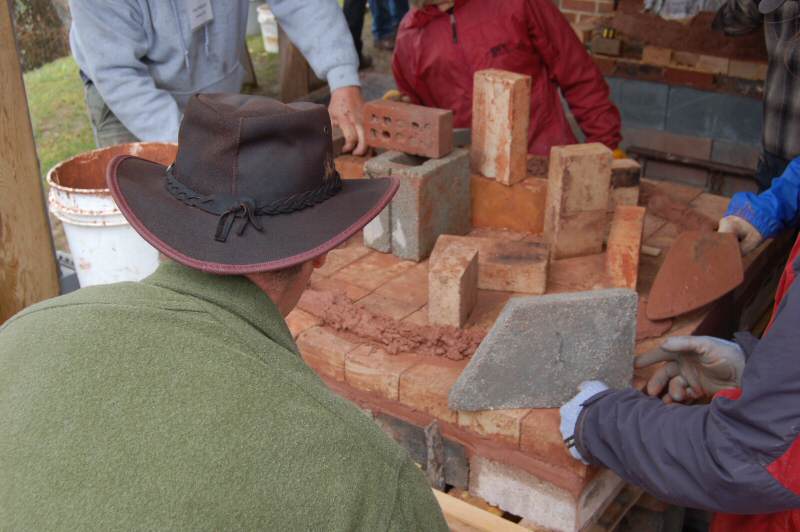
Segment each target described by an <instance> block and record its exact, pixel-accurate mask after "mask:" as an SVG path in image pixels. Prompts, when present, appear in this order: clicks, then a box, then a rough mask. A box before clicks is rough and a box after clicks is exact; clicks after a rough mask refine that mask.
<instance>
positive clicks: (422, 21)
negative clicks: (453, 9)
mask: <svg viewBox="0 0 800 532" xmlns="http://www.w3.org/2000/svg"><path fill="white" fill-rule="evenodd" d="M468 1H469V0H456V6H457V7H458V6H462V5H464V4H466V3H467V2H468ZM446 16H447V12H446V11H441V10H440V9H439V8H438V7H436V6H435V5H434V6H425V7H423V8H421V9H415V8H412V9H411V12H410V13H409V16H408V17H406V19H405V20H404V21H403V26H405V27H406V28H424V27H425V26H427V25H428V24H429V23H430V21H431V20H433V19H435V18H439V17H446Z"/></svg>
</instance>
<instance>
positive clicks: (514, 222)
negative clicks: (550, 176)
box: [471, 174, 547, 233]
mask: <svg viewBox="0 0 800 532" xmlns="http://www.w3.org/2000/svg"><path fill="white" fill-rule="evenodd" d="M471 185H472V189H471V194H472V225H473V226H474V227H488V228H495V229H510V230H512V231H519V232H522V233H541V232H542V230H543V229H544V208H545V201H546V199H547V179H542V178H538V177H529V178H527V179H525V180H523V181H520V182H519V183H516V184H514V185H511V186H510V187H509V186H506V185H503V184H500V183H498V182H497V181H495V180H493V179H488V178H486V177H483V176H480V175H476V174H473V176H472V183H471Z"/></svg>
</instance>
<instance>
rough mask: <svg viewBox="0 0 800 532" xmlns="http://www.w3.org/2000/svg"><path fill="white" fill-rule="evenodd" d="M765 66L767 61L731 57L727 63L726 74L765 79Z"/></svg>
mask: <svg viewBox="0 0 800 532" xmlns="http://www.w3.org/2000/svg"><path fill="white" fill-rule="evenodd" d="M767 66H768V65H767V63H756V62H754V61H736V60H734V59H731V61H730V63H729V65H728V75H729V76H731V77H734V78H741V79H750V80H754V81H764V80H765V79H767Z"/></svg>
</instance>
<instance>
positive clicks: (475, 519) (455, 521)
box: [433, 490, 530, 532]
mask: <svg viewBox="0 0 800 532" xmlns="http://www.w3.org/2000/svg"><path fill="white" fill-rule="evenodd" d="M433 495H434V496H435V497H436V500H437V501H438V502H439V506H440V507H441V508H442V513H443V514H444V518H445V520H446V521H447V525H448V526H449V527H450V530H452V531H454V532H455V531H457V532H530V530H528V529H527V528H524V527H521V526H519V525H518V524H516V523H514V522H512V521H509V520H507V519H503V518H502V517H498V516H496V515H493V514H490V513H489V512H487V511H486V510H481V509H480V508H478V507H476V506H473V505H471V504H469V503H467V502H464V501H462V500H460V499H456V498H455V497H453V496H452V495H448V494H446V493H443V492H441V491H438V490H433Z"/></svg>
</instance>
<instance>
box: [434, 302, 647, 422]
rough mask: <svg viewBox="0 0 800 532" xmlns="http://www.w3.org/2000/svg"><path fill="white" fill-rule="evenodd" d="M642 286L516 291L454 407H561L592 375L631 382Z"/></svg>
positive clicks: (461, 381) (453, 394) (457, 390)
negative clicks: (540, 293) (562, 291)
mask: <svg viewBox="0 0 800 532" xmlns="http://www.w3.org/2000/svg"><path fill="white" fill-rule="evenodd" d="M637 303H638V297H637V295H636V292H634V291H633V290H628V289H611V290H595V291H589V292H576V293H567V294H553V295H546V296H531V297H516V298H512V299H511V300H510V301H509V302H508V304H507V305H506V306H505V308H504V309H503V312H502V313H501V314H500V317H499V318H498V319H497V321H496V322H495V325H494V327H492V329H491V330H490V331H489V334H488V335H487V336H486V338H485V339H484V340H483V342H482V343H481V345H480V347H479V348H478V350H477V352H476V353H475V355H473V357H472V360H470V362H469V364H468V365H467V367H466V368H465V369H464V371H463V372H462V373H461V376H460V377H459V378H458V380H457V381H456V383H455V384H454V385H453V388H452V389H451V391H450V396H449V405H450V408H451V409H453V410H467V411H473V410H496V409H506V408H555V407H559V406H561V405H562V404H564V403H565V402H566V401H568V400H569V399H570V398H572V397H573V396H574V395H575V394H576V393H577V387H578V385H579V384H580V383H581V382H583V381H586V380H593V379H596V380H601V381H603V382H605V383H606V384H608V385H609V386H611V387H618V388H625V387H628V386H630V383H631V378H632V377H633V352H634V351H633V350H634V342H635V337H636V309H637Z"/></svg>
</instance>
